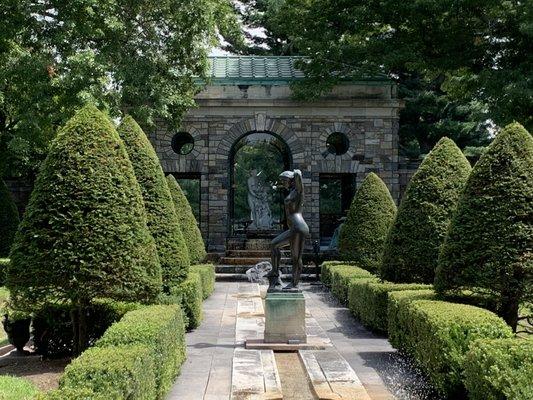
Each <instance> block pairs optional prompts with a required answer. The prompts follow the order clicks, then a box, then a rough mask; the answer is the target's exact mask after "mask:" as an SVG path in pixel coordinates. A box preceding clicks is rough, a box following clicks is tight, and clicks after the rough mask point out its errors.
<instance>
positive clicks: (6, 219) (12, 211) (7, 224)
mask: <svg viewBox="0 0 533 400" xmlns="http://www.w3.org/2000/svg"><path fill="white" fill-rule="evenodd" d="M18 225H19V213H18V210H17V206H16V205H15V203H14V202H13V199H12V198H11V193H9V190H8V189H7V187H6V184H5V183H4V181H3V180H1V179H0V257H7V256H8V255H9V249H10V248H11V244H12V243H13V238H14V237H15V232H16V231H17V227H18ZM0 273H1V272H0ZM0 280H2V279H1V278H0Z"/></svg>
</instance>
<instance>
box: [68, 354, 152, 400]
mask: <svg viewBox="0 0 533 400" xmlns="http://www.w3.org/2000/svg"><path fill="white" fill-rule="evenodd" d="M155 371H156V369H155V365H154V357H153V354H151V351H150V348H149V347H148V346H144V345H133V346H132V345H129V346H127V347H126V346H110V347H92V348H90V349H88V350H86V351H84V352H83V354H82V355H81V356H79V357H78V358H76V359H74V360H73V361H72V362H71V363H70V364H69V365H68V366H67V367H66V368H65V373H64V374H63V376H62V377H61V379H60V381H59V385H60V389H63V390H64V389H67V388H69V389H73V390H81V389H84V388H86V389H89V390H91V391H93V392H94V393H96V394H97V395H101V396H102V395H105V396H106V398H107V399H109V400H123V399H131V400H152V399H156V398H157V388H156V375H155Z"/></svg>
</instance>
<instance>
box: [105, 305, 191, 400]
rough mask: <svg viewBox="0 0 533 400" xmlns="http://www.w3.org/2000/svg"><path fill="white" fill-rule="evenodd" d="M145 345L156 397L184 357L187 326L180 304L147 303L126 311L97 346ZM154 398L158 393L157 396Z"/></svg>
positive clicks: (178, 367)
mask: <svg viewBox="0 0 533 400" xmlns="http://www.w3.org/2000/svg"><path fill="white" fill-rule="evenodd" d="M136 345H142V346H143V347H146V348H147V349H148V350H149V355H150V357H151V358H152V360H153V368H155V381H156V390H157V398H160V399H161V398H163V397H164V395H165V393H166V392H167V391H168V389H169V388H170V386H171V384H172V382H173V381H174V378H175V377H176V376H177V375H178V373H179V371H180V367H181V365H182V364H183V362H184V361H185V357H186V355H185V327H184V322H183V313H182V310H181V308H180V307H179V306H178V305H158V306H150V307H145V308H143V309H140V310H135V311H131V312H129V313H127V314H126V315H125V316H124V317H123V318H122V319H121V320H120V321H119V322H117V323H115V324H113V325H112V326H111V327H110V328H109V329H108V330H107V331H106V332H105V334H104V335H103V336H102V338H101V339H100V340H99V341H98V342H97V343H96V347H98V348H107V347H110V346H111V348H114V347H112V346H128V347H130V346H136ZM154 398H155V397H154Z"/></svg>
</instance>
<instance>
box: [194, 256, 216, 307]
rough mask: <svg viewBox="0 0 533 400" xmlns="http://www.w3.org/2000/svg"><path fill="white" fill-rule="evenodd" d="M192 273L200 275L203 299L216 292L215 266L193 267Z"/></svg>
mask: <svg viewBox="0 0 533 400" xmlns="http://www.w3.org/2000/svg"><path fill="white" fill-rule="evenodd" d="M191 272H195V273H198V274H199V275H200V280H201V281H202V299H203V300H205V299H207V298H208V297H209V296H211V294H212V293H213V291H214V290H215V278H216V276H215V266H214V265H213V264H200V265H193V266H191Z"/></svg>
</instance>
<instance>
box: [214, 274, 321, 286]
mask: <svg viewBox="0 0 533 400" xmlns="http://www.w3.org/2000/svg"><path fill="white" fill-rule="evenodd" d="M215 277H216V281H217V282H244V281H248V277H247V276H246V274H239V273H231V272H229V273H228V272H223V273H221V272H217V273H216V274H215ZM281 278H282V279H283V281H284V282H286V283H288V282H289V281H290V279H291V275H290V274H282V275H281ZM300 279H301V280H302V282H314V281H316V275H315V274H314V273H312V274H302V275H301V276H300Z"/></svg>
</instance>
